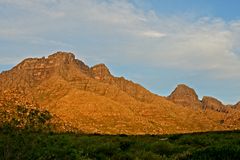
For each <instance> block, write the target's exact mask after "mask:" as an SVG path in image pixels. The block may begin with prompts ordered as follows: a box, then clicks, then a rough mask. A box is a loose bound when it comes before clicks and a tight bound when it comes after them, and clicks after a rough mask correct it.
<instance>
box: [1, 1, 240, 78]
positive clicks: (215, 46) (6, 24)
mask: <svg viewBox="0 0 240 160" xmlns="http://www.w3.org/2000/svg"><path fill="white" fill-rule="evenodd" d="M0 5H5V6H4V7H5V9H4V12H5V15H6V16H7V15H8V14H9V16H7V17H6V16H5V17H1V16H0V21H1V24H0V35H1V39H2V40H4V39H9V38H11V39H13V40H16V39H23V38H24V37H31V40H30V39H27V38H25V42H26V43H32V42H37V43H35V45H38V43H42V42H43V41H46V42H49V43H50V44H53V45H59V46H61V48H64V47H66V48H74V50H76V51H79V53H81V55H84V56H85V57H94V56H95V57H99V56H100V57H101V59H105V61H109V62H118V61H122V63H129V64H131V63H135V62H136V61H137V62H138V63H142V64H145V65H149V66H153V67H156V68H157V67H166V68H177V69H182V70H185V71H189V72H194V71H203V72H208V73H209V76H212V77H215V78H218V79H221V78H238V79H239V80H240V75H239V74H238V71H239V70H240V61H239V56H240V49H239V48H240V47H239V46H240V45H239V42H240V21H239V20H236V21H231V22H229V21H225V20H223V19H221V18H215V17H202V18H196V17H184V16H178V15H170V16H168V17H164V16H161V15H158V14H157V13H155V12H154V11H151V10H150V11H145V10H143V9H141V8H137V7H135V6H134V5H133V4H132V3H130V2H129V1H127V0H123V1H112V0H110V1H109V0H106V1H105V0H104V1H100V0H81V1H78V0H71V1H65V0H33V1H29V0H22V1H18V0H0ZM12 8H15V9H14V10H13V9H12ZM13 12H14V14H13ZM10 15H11V16H10ZM33 39H35V40H33ZM69 44H71V45H69ZM48 47H49V46H48ZM82 51H84V53H82Z"/></svg>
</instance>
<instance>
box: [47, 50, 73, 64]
mask: <svg viewBox="0 0 240 160" xmlns="http://www.w3.org/2000/svg"><path fill="white" fill-rule="evenodd" d="M48 59H51V60H55V61H62V62H66V63H70V62H73V61H74V60H75V56H74V54H73V53H71V52H56V53H54V54H52V55H50V56H48Z"/></svg>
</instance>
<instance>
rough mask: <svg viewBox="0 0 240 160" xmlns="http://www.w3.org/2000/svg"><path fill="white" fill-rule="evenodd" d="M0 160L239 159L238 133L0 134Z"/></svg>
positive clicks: (239, 141)
mask: <svg viewBox="0 0 240 160" xmlns="http://www.w3.org/2000/svg"><path fill="white" fill-rule="evenodd" d="M0 159H9V160H14V159H22V160H28V159H29V160H32V159H39V160H47V159H49V160H52V159H64V160H68V159H80V160H81V159H83V160H84V159H85V160H87V159H114V160H118V159H119V160H120V159H121V160H128V159H129V160H130V159H146V160H151V159H153V160H154V159H199V160H204V159H216V160H221V159H226V160H228V159H229V160H230V159H233V160H237V159H240V133H239V132H222V133H204V134H187V135H168V136H150V135H146V136H125V135H118V136H110V135H80V134H73V133H63V134H54V133H40V132H39V133H34V132H31V133H29V132H24V131H23V132H11V133H3V132H1V133H0Z"/></svg>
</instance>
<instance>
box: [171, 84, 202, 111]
mask: <svg viewBox="0 0 240 160" xmlns="http://www.w3.org/2000/svg"><path fill="white" fill-rule="evenodd" d="M167 98H168V99H169V100H171V101H173V102H174V103H177V104H180V105H182V106H185V107H192V108H201V107H202V104H201V103H200V102H199V99H198V95H197V94H196V92H195V90H194V89H192V88H190V87H188V86H186V85H184V84H180V85H178V86H177V87H176V89H175V90H174V91H173V92H172V93H171V94H170V95H169V96H168V97H167Z"/></svg>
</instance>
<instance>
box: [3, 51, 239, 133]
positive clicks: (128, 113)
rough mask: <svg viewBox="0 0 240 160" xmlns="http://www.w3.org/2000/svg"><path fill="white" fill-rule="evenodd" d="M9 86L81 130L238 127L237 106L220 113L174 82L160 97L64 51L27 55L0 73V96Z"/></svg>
mask: <svg viewBox="0 0 240 160" xmlns="http://www.w3.org/2000/svg"><path fill="white" fill-rule="evenodd" d="M9 90H10V91H13V92H14V93H18V94H21V97H24V98H23V99H24V101H26V99H27V100H28V101H29V103H34V104H37V106H39V108H42V109H45V110H48V111H49V112H50V113H52V114H53V115H55V116H56V117H58V118H60V119H61V121H63V122H64V123H65V124H67V125H69V126H72V127H73V128H76V129H78V130H79V131H83V132H86V133H104V134H164V133H186V132H197V131H210V130H227V129H237V128H240V123H239V122H240V119H239V115H240V111H239V110H237V109H235V108H234V107H229V111H228V112H225V111H224V112H222V110H218V109H216V107H215V106H212V103H209V100H208V99H206V98H205V100H204V101H200V100H198V96H197V94H196V92H195V91H194V90H193V89H192V88H190V87H188V86H186V85H179V86H178V87H177V88H176V89H175V91H173V93H172V94H171V95H170V96H169V97H163V96H159V95H156V94H153V93H151V92H150V91H148V90H147V89H145V88H144V87H142V86H141V85H139V84H136V83H134V82H132V81H129V80H127V79H125V78H123V77H115V76H114V75H112V74H111V72H110V71H109V69H108V68H107V66H106V65H105V64H97V65H95V66H93V67H89V66H87V65H86V64H85V63H84V62H82V61H80V60H78V59H76V58H75V56H74V54H72V53H67V52H57V53H54V54H52V55H50V56H48V57H46V58H45V57H42V58H28V59H25V60H23V61H22V62H21V63H20V64H18V65H17V66H15V67H13V68H12V69H11V70H9V71H4V72H2V73H1V74H0V95H2V96H3V95H4V94H3V93H6V92H8V91H9ZM10 93H11V92H10ZM17 101H22V99H19V100H17ZM210 104H211V105H210ZM214 104H215V103H214ZM0 106H1V105H0ZM224 107H225V106H224ZM63 131H65V130H63Z"/></svg>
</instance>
